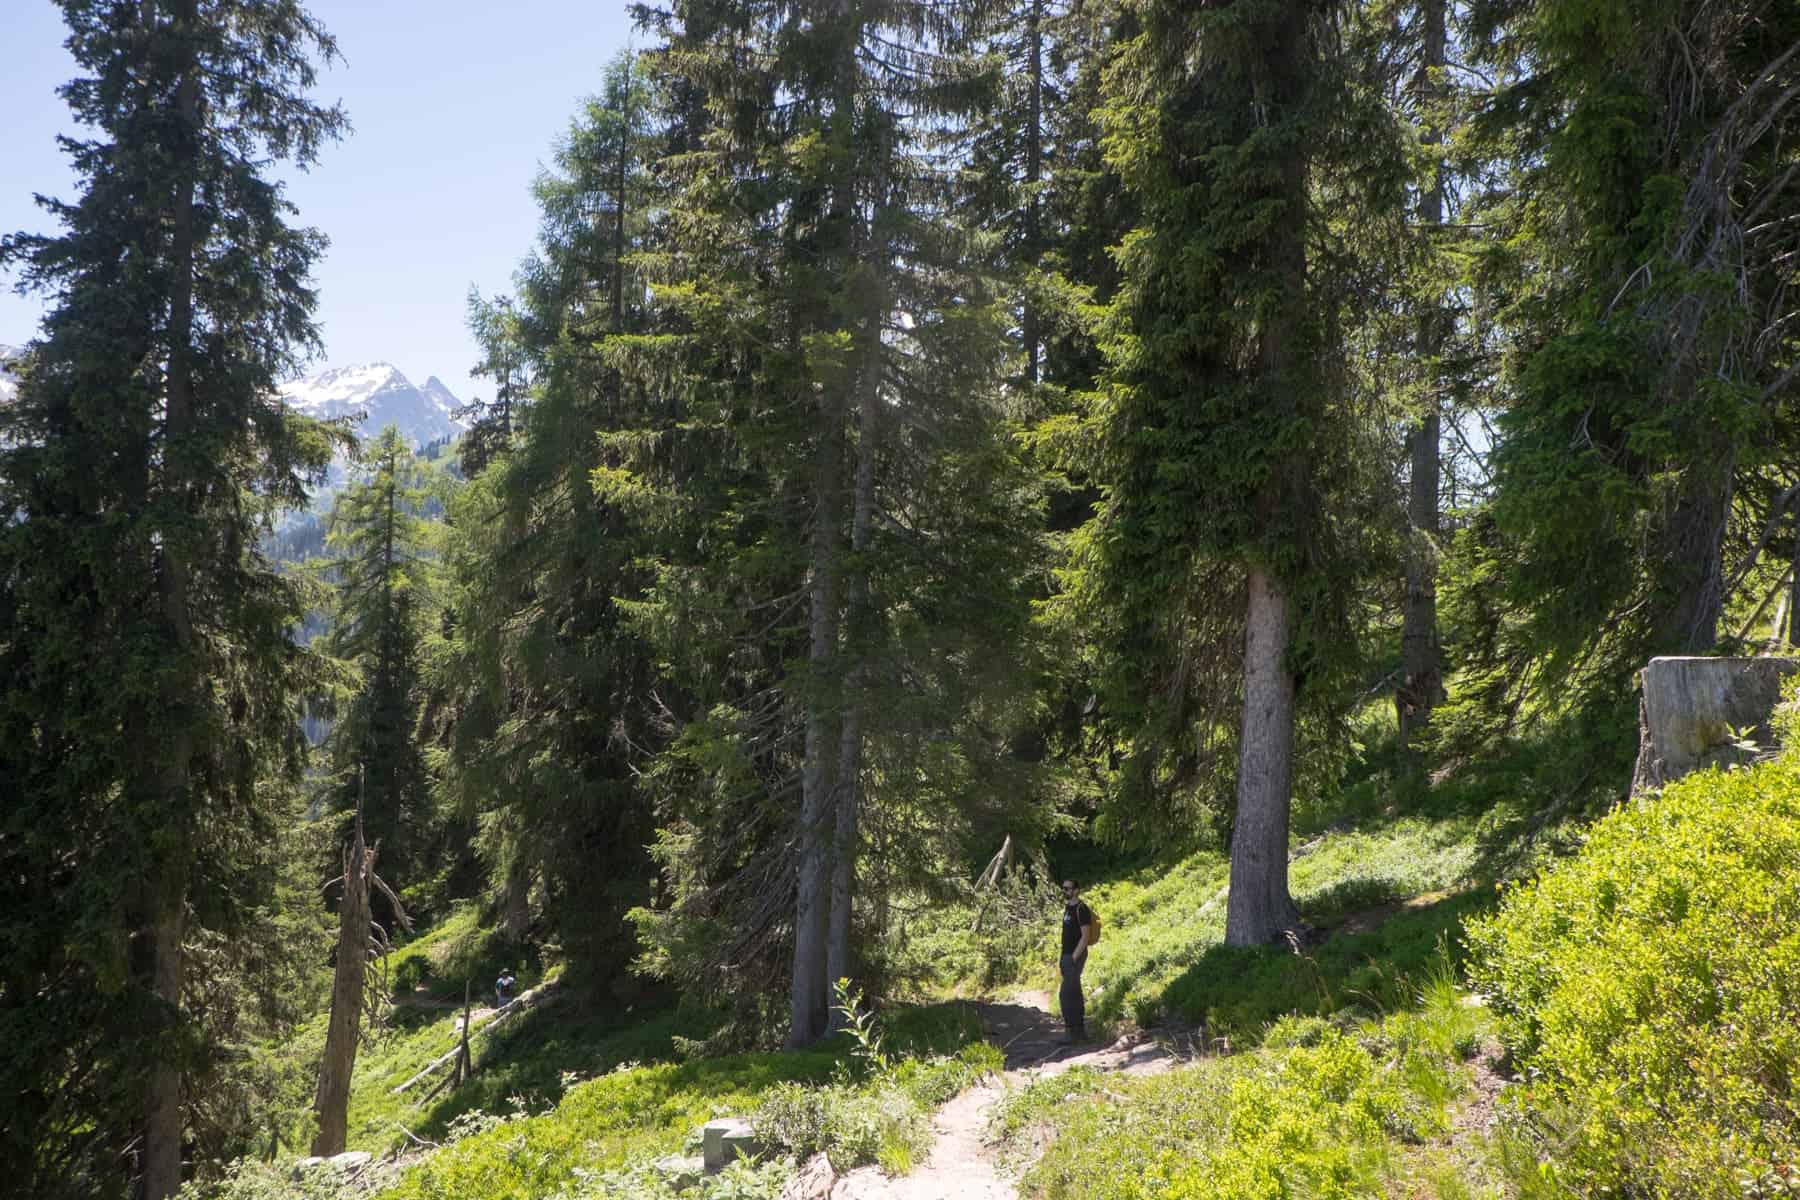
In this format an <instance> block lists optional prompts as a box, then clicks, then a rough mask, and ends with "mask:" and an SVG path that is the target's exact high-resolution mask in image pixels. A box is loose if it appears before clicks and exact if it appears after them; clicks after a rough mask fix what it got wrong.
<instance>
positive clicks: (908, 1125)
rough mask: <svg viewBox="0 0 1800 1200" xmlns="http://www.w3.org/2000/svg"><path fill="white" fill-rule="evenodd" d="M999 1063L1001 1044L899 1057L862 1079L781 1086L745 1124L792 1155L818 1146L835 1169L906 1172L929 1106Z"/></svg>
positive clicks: (927, 1138)
mask: <svg viewBox="0 0 1800 1200" xmlns="http://www.w3.org/2000/svg"><path fill="white" fill-rule="evenodd" d="M1002 1061H1003V1059H1002V1055H1001V1053H1000V1051H999V1050H997V1049H996V1048H994V1047H992V1046H988V1045H985V1044H981V1043H976V1044H972V1045H968V1046H965V1047H964V1048H963V1049H962V1050H960V1051H958V1052H957V1054H956V1055H955V1056H954V1057H947V1058H944V1057H940V1058H933V1059H907V1060H903V1061H901V1062H899V1063H895V1064H892V1065H890V1066H887V1067H885V1068H884V1069H882V1070H881V1071H879V1072H878V1073H876V1074H875V1075H874V1076H873V1077H871V1078H870V1079H869V1080H867V1081H866V1082H864V1083H861V1084H853V1083H850V1082H848V1081H847V1080H840V1081H839V1082H838V1083H836V1084H834V1085H832V1086H830V1087H823V1088H819V1087H811V1088H809V1087H804V1086H801V1085H799V1084H783V1085H780V1086H778V1087H776V1088H774V1089H773V1090H772V1091H771V1092H770V1093H769V1095H768V1096H767V1097H766V1098H765V1099H764V1100H763V1102H762V1105H761V1106H760V1107H759V1108H758V1109H757V1110H756V1112H755V1113H754V1114H753V1115H752V1117H751V1123H752V1125H753V1127H754V1128H755V1130H756V1136H757V1140H758V1141H760V1142H761V1143H762V1144H763V1145H764V1146H767V1147H769V1148H770V1149H771V1150H774V1151H777V1152H782V1153H786V1154H791V1155H792V1156H793V1157H795V1158H797V1159H805V1158H807V1157H809V1156H810V1155H813V1154H816V1153H818V1152H819V1151H821V1150H823V1151H824V1152H825V1153H826V1154H827V1155H829V1156H830V1158H831V1162H832V1165H833V1166H834V1167H836V1168H837V1169H838V1170H840V1171H847V1170H850V1169H851V1168H853V1167H859V1166H863V1165H865V1164H867V1163H879V1164H880V1165H881V1166H882V1168H883V1169H885V1170H887V1171H889V1172H892V1173H894V1174H904V1173H905V1172H906V1171H908V1170H910V1169H911V1168H912V1164H913V1163H914V1162H916V1161H917V1160H918V1159H919V1157H920V1156H921V1155H923V1154H924V1153H925V1151H926V1150H927V1149H929V1148H930V1145H931V1112H932V1110H933V1109H935V1108H936V1107H937V1106H938V1105H940V1104H942V1103H944V1102H945V1101H946V1100H949V1099H950V1098H951V1097H953V1096H955V1095H957V1094H958V1093H959V1092H961V1091H962V1090H963V1089H964V1088H966V1087H968V1086H969V1085H970V1084H971V1083H973V1082H975V1081H976V1080H977V1079H979V1078H981V1077H982V1076H984V1075H987V1074H989V1073H990V1072H993V1071H995V1070H997V1069H999V1067H1000V1066H1001V1065H1002Z"/></svg>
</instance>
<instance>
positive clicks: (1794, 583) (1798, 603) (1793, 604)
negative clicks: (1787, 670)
mask: <svg viewBox="0 0 1800 1200" xmlns="http://www.w3.org/2000/svg"><path fill="white" fill-rule="evenodd" d="M1792 570H1793V573H1792V574H1791V575H1790V576H1789V577H1788V610H1787V644H1788V645H1790V646H1800V511H1797V512H1795V514H1794V561H1793V564H1792Z"/></svg>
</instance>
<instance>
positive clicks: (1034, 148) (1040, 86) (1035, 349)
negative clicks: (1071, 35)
mask: <svg viewBox="0 0 1800 1200" xmlns="http://www.w3.org/2000/svg"><path fill="white" fill-rule="evenodd" d="M1028 19H1029V21H1030V27H1029V29H1028V30H1027V32H1026V39H1027V43H1028V45H1029V46H1030V49H1029V51H1028V53H1029V54H1030V56H1031V61H1030V63H1029V70H1030V74H1031V111H1030V119H1029V128H1027V129H1026V131H1025V184H1026V188H1027V194H1026V197H1025V247H1024V250H1025V253H1024V259H1025V262H1026V263H1027V264H1028V265H1030V266H1031V267H1033V268H1035V267H1036V266H1037V265H1038V259H1039V257H1040V256H1041V255H1042V254H1043V245H1042V241H1043V229H1042V224H1043V222H1042V207H1041V205H1040V204H1039V200H1038V184H1039V183H1040V182H1042V180H1043V177H1044V4H1043V0H1032V4H1031V16H1030V17H1029V18H1028ZM1020 324H1021V329H1020V333H1021V336H1022V338H1023V340H1024V342H1025V378H1026V380H1027V382H1030V383H1036V382H1037V381H1038V363H1039V360H1040V359H1041V357H1042V343H1043V332H1042V330H1041V329H1040V321H1039V317H1038V307H1037V302H1036V301H1034V300H1033V299H1032V298H1031V297H1030V296H1027V297H1026V298H1025V311H1024V314H1023V320H1022V321H1021V323H1020Z"/></svg>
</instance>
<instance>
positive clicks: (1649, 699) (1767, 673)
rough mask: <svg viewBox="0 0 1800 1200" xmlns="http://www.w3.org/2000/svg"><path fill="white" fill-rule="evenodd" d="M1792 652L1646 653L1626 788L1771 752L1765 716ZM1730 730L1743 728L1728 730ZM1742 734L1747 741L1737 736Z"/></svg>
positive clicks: (1795, 667)
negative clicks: (1667, 655)
mask: <svg viewBox="0 0 1800 1200" xmlns="http://www.w3.org/2000/svg"><path fill="white" fill-rule="evenodd" d="M1797 671H1800V659H1793V658H1653V659H1651V660H1650V665H1649V666H1647V667H1645V668H1644V669H1643V670H1642V671H1640V672H1638V682H1639V686H1640V689H1641V693H1642V697H1641V700H1640V703H1639V708H1638V760H1637V769H1636V770H1635V771H1633V772H1632V778H1631V794H1632V795H1634V796H1635V795H1637V794H1639V793H1640V792H1644V791H1648V790H1653V789H1656V788H1660V787H1662V786H1663V785H1664V784H1666V783H1672V782H1674V781H1675V780H1677V779H1679V778H1681V777H1682V776H1683V775H1686V774H1688V773H1689V772H1691V771H1697V770H1700V769H1702V768H1704V767H1711V766H1729V765H1731V764H1734V763H1748V762H1753V761H1755V760H1757V759H1759V758H1766V757H1769V756H1770V755H1772V754H1773V753H1774V752H1775V750H1776V746H1775V738H1774V735H1773V733H1772V732H1771V731H1770V728H1769V718H1770V716H1771V715H1772V714H1773V713H1774V711H1775V706H1776V704H1777V703H1779V702H1780V700H1781V685H1782V682H1783V680H1785V679H1786V678H1787V677H1788V676H1789V675H1792V674H1794V673H1795V672H1797ZM1734 731H1736V732H1737V733H1738V734H1742V735H1744V736H1743V737H1742V738H1740V737H1738V736H1734ZM1740 740H1742V741H1748V742H1749V743H1751V744H1752V745H1753V746H1754V749H1746V748H1744V747H1743V746H1741V745H1739V744H1738V743H1739V742H1740Z"/></svg>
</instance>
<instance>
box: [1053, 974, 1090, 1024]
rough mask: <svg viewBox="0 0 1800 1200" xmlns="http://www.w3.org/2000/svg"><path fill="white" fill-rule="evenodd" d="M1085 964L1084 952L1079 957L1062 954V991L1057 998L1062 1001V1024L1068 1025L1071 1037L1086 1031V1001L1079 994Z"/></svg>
mask: <svg viewBox="0 0 1800 1200" xmlns="http://www.w3.org/2000/svg"><path fill="white" fill-rule="evenodd" d="M1085 966H1087V955H1085V954H1083V955H1082V956H1081V957H1080V958H1076V957H1075V956H1073V955H1070V954H1065V955H1063V956H1062V993H1061V994H1060V995H1059V996H1058V999H1059V1000H1060V1001H1061V1003H1062V1019H1063V1024H1064V1025H1066V1026H1068V1028H1069V1034H1070V1036H1072V1037H1081V1036H1083V1035H1085V1034H1086V1033H1087V1002H1086V1000H1085V999H1084V998H1083V997H1082V994H1081V968H1083V967H1085Z"/></svg>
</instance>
